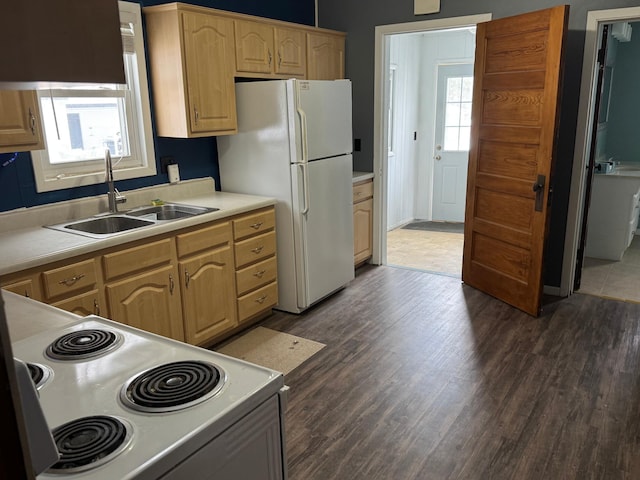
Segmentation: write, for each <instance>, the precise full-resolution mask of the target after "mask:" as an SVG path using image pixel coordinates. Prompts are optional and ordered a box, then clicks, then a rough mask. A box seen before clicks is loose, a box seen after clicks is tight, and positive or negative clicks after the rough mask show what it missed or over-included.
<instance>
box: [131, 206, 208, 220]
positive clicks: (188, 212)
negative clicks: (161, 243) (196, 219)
mask: <svg viewBox="0 0 640 480" xmlns="http://www.w3.org/2000/svg"><path fill="white" fill-rule="evenodd" d="M217 210H219V209H218V208H208V207H196V206H193V205H178V204H175V203H169V204H165V205H158V206H153V207H143V208H136V209H134V210H131V211H129V212H127V215H129V216H133V217H142V218H145V219H148V220H153V221H165V220H177V219H179V218H187V217H193V216H195V215H202V214H203V213H209V212H215V211H217Z"/></svg>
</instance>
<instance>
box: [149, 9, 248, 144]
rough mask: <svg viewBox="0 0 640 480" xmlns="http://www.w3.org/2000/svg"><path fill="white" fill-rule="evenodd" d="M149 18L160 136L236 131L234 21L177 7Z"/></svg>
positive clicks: (151, 58) (157, 11) (156, 13)
mask: <svg viewBox="0 0 640 480" xmlns="http://www.w3.org/2000/svg"><path fill="white" fill-rule="evenodd" d="M145 15H146V22H147V36H148V51H149V61H150V64H151V79H152V89H153V92H154V100H155V102H154V104H155V110H156V121H157V128H158V135H160V136H162V137H180V138H189V137H205V136H212V135H226V134H231V133H235V132H236V131H237V122H236V101H235V87H234V81H233V72H234V69H235V58H234V48H235V47H234V35H233V20H231V19H228V18H225V17H218V16H216V15H211V14H208V13H201V12H198V11H190V10H183V9H182V8H180V6H179V5H177V4H170V5H168V6H164V5H161V6H159V7H154V8H153V9H145Z"/></svg>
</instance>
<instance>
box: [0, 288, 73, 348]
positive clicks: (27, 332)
mask: <svg viewBox="0 0 640 480" xmlns="http://www.w3.org/2000/svg"><path fill="white" fill-rule="evenodd" d="M0 294H1V295H2V300H3V301H4V311H5V313H6V317H7V326H8V327H9V336H10V337H11V341H12V342H17V341H18V340H22V339H24V338H27V337H30V336H31V335H35V334H36V333H39V332H42V331H44V330H48V329H50V328H59V327H63V326H65V325H67V324H69V323H72V322H77V321H78V320H80V319H81V318H82V317H80V316H79V315H76V314H75V313H71V312H66V311H64V310H60V309H59V308H56V307H52V306H51V305H47V304H46V303H42V302H37V301H35V300H32V299H30V298H26V297H23V296H22V295H17V294H15V293H11V292H7V291H6V290H1V291H0Z"/></svg>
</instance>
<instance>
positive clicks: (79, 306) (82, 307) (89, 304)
mask: <svg viewBox="0 0 640 480" xmlns="http://www.w3.org/2000/svg"><path fill="white" fill-rule="evenodd" d="M101 297H102V294H101V292H100V291H99V290H91V291H90V292H86V293H83V294H81V295H77V296H75V297H71V298H67V299H65V300H61V301H59V302H56V303H52V304H51V305H53V306H54V307H57V308H60V309H62V310H66V311H67V312H71V313H75V314H76V315H80V316H82V317H86V316H87V315H101V316H103V317H107V316H108V315H107V312H105V311H104V308H103V306H104V302H103V301H102V299H101Z"/></svg>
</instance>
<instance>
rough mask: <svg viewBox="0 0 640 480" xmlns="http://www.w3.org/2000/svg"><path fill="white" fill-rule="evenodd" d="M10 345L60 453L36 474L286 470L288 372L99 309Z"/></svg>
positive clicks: (266, 475) (110, 476)
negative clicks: (100, 312)
mask: <svg viewBox="0 0 640 480" xmlns="http://www.w3.org/2000/svg"><path fill="white" fill-rule="evenodd" d="M13 353H14V356H15V357H16V358H18V359H20V360H22V361H23V362H25V363H26V364H27V366H28V367H29V371H30V373H31V377H32V379H33V380H34V383H37V390H38V393H39V397H40V405H41V407H42V410H43V412H44V416H45V419H46V421H47V423H48V426H49V429H50V430H51V432H52V434H53V437H54V441H55V443H56V446H57V448H58V451H59V453H60V460H59V461H58V462H57V463H56V464H55V465H53V466H52V467H51V468H49V469H48V470H46V471H45V472H43V473H41V474H40V475H38V477H37V478H38V479H41V480H45V479H47V480H48V479H54V478H55V479H61V478H65V479H73V480H75V479H77V480H85V479H86V480H114V479H119V480H120V479H121V480H125V479H140V480H143V479H160V478H161V479H165V480H169V479H181V480H182V479H189V480H198V479H214V478H215V479H225V480H226V479H251V480H262V479H265V480H267V479H268V480H271V479H283V478H286V461H285V459H284V455H285V449H284V425H283V418H284V408H285V401H286V387H285V386H284V380H283V375H282V374H281V373H279V372H276V371H273V370H269V369H266V368H263V367H260V366H257V365H253V364H250V363H247V362H244V361H242V360H238V359H235V358H231V357H228V356H225V355H222V354H218V353H215V352H211V351H209V350H205V349H202V348H198V347H194V346H191V345H187V344H184V343H181V342H177V341H174V340H170V339H167V338H164V337H161V336H158V335H154V334H151V333H148V332H144V331H141V330H138V329H135V328H131V327H128V326H126V325H122V324H119V323H116V322H112V321H110V320H106V319H103V318H100V317H96V316H89V317H86V318H84V319H82V320H80V321H77V322H75V323H72V324H69V325H67V326H66V327H63V328H59V329H53V330H47V331H45V332H42V333H39V334H36V335H34V336H31V337H28V338H26V339H24V340H21V341H18V342H15V343H14V344H13ZM27 415H28V412H27Z"/></svg>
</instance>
